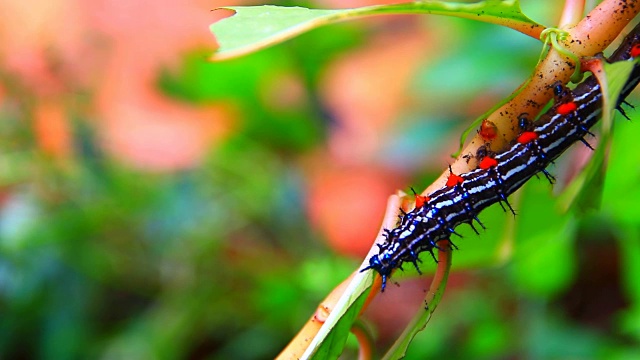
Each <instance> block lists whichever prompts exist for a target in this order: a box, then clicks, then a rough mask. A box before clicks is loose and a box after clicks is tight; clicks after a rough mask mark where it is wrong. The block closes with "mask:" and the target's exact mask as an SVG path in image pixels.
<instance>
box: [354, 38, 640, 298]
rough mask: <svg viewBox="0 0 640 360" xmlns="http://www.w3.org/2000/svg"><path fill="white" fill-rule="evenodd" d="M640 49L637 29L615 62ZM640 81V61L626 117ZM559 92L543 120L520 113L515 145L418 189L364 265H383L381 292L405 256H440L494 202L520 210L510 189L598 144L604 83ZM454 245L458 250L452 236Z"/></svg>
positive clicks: (591, 80) (630, 83)
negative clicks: (593, 138) (422, 191)
mask: <svg viewBox="0 0 640 360" xmlns="http://www.w3.org/2000/svg"><path fill="white" fill-rule="evenodd" d="M636 29H637V28H636ZM634 31H635V30H634ZM638 56H640V35H639V34H637V33H635V32H632V33H631V34H630V35H628V36H627V38H626V39H625V41H624V42H623V45H621V46H620V47H619V48H618V50H616V52H614V54H612V56H611V57H610V58H609V61H623V60H628V59H633V58H635V57H638ZM638 82H640V66H638V65H636V66H635V67H634V70H633V72H632V74H631V76H630V77H629V80H627V82H626V84H625V86H624V87H623V90H622V93H621V94H620V97H619V99H620V100H619V101H618V106H617V108H618V110H620V112H621V113H622V114H623V115H624V116H625V117H626V114H625V113H624V111H623V110H622V108H621V107H620V104H621V103H623V102H625V101H624V99H625V98H626V96H627V95H628V94H629V93H630V92H631V91H632V90H633V89H634V88H635V87H636V85H637V84H638ZM554 95H555V103H554V105H553V106H552V107H551V108H550V109H549V110H548V111H547V112H546V113H545V114H543V115H542V116H540V118H539V120H538V121H536V122H530V121H529V120H528V119H527V117H526V114H522V115H521V117H520V118H519V119H518V120H519V126H520V128H521V132H520V134H519V135H518V137H517V138H516V140H515V141H513V142H512V144H511V145H510V147H509V148H508V149H506V150H505V151H502V152H500V153H497V154H495V153H492V152H491V151H488V150H487V149H486V147H481V148H479V149H478V153H477V154H476V156H475V157H476V158H477V160H478V166H477V168H476V169H475V170H472V171H470V172H467V173H463V174H454V173H453V171H451V168H449V169H450V174H449V177H448V179H447V182H446V185H445V186H444V187H442V188H441V189H439V190H436V191H435V192H433V193H431V194H429V195H428V196H421V195H417V194H416V204H415V208H414V209H413V210H411V211H410V212H404V211H403V210H402V209H401V215H400V218H399V222H398V225H397V226H396V227H395V228H393V229H385V230H384V236H385V241H384V243H382V244H376V245H377V246H378V248H379V252H378V254H376V255H372V256H371V257H370V258H369V264H368V266H366V267H364V268H363V269H361V270H360V271H361V272H363V271H367V270H370V269H372V270H374V271H376V272H377V273H378V274H379V275H380V276H381V277H382V286H381V291H384V289H385V286H386V283H387V280H388V278H390V276H391V273H392V271H393V270H395V269H396V268H399V269H402V265H403V264H404V263H407V262H409V263H412V264H413V266H414V267H415V268H416V270H417V271H418V273H420V274H421V271H420V268H419V267H418V261H420V259H419V257H418V256H419V254H420V253H422V252H425V251H426V252H429V253H430V254H431V257H432V258H433V259H434V260H435V261H436V262H437V260H436V257H435V255H434V253H433V251H434V249H439V250H444V249H442V248H441V247H440V246H439V245H438V243H439V242H440V241H443V240H450V237H451V235H452V234H453V235H458V234H457V233H456V231H455V228H456V227H457V226H458V225H461V224H468V225H470V226H471V228H472V229H473V230H474V231H475V232H476V233H478V230H477V229H476V228H475V226H474V221H475V223H477V224H478V225H480V227H482V228H483V229H484V228H485V227H484V225H483V224H482V222H481V221H480V219H479V218H478V215H479V213H480V212H481V211H482V210H483V209H485V208H487V207H488V206H490V205H493V204H495V203H499V204H500V205H501V206H502V208H503V210H505V211H506V209H509V210H510V212H511V213H512V214H513V215H515V214H516V212H515V210H514V209H513V207H512V206H511V204H510V203H509V201H508V196H509V195H510V194H512V193H514V192H515V191H516V190H518V189H519V188H520V187H521V186H522V185H523V184H524V183H525V182H526V181H527V180H529V179H530V178H531V177H532V176H534V175H536V174H538V173H539V172H542V173H543V174H544V175H545V176H546V177H547V179H548V180H549V181H550V182H551V183H553V181H554V180H555V179H554V178H553V176H551V174H549V173H548V172H547V171H546V167H547V166H548V165H549V164H550V163H551V162H553V160H555V159H556V158H558V157H559V156H560V155H561V154H562V153H563V152H564V151H565V150H567V149H568V148H569V147H570V146H571V145H572V144H574V143H575V142H577V141H581V142H583V143H584V144H585V145H586V146H588V147H589V148H591V149H593V148H592V147H591V145H590V144H589V143H588V142H587V141H586V140H585V139H584V137H585V136H586V135H593V134H592V133H591V132H590V131H589V129H590V128H591V127H592V126H593V125H594V124H596V123H597V122H598V120H599V118H600V114H601V111H602V90H601V86H600V85H599V84H598V81H597V79H596V78H595V76H593V75H592V76H590V77H588V78H587V79H586V80H584V81H583V82H582V83H580V84H579V85H577V86H576V88H575V89H574V90H569V89H568V88H566V87H565V86H563V85H561V84H556V85H555V86H554ZM484 130H485V129H482V130H481V131H484ZM449 244H450V245H449V246H450V247H452V248H456V249H457V247H456V246H455V245H454V244H453V243H452V242H450V241H449Z"/></svg>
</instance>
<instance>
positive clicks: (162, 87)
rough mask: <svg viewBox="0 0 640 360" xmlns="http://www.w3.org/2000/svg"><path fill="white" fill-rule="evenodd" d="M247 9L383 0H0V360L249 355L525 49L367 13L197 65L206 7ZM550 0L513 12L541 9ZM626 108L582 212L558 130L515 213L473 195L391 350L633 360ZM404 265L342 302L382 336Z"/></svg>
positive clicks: (638, 171)
mask: <svg viewBox="0 0 640 360" xmlns="http://www.w3.org/2000/svg"><path fill="white" fill-rule="evenodd" d="M396 2H399V1H396ZM265 3H269V4H278V5H304V6H311V7H321V8H333V7H355V6H364V5H371V4H382V3H390V1H388V2H385V1H382V0H377V1H373V0H371V1H365V0H361V1H356V0H349V1H337V0H336V1H333V0H331V1H330V0H324V1H320V0H319V1H271V2H258V1H231V0H229V1H216V0H208V1H203V0H190V1H178V0H156V1H148V0H137V1H126V0H96V1H80V0H53V1H51V0H49V1H44V0H31V1H28V2H18V1H6V0H2V1H0V9H1V13H2V14H4V17H3V21H2V24H0V39H2V41H0V49H1V50H0V358H2V359H85V358H104V359H165V358H166V359H267V358H273V357H274V356H275V355H277V354H278V352H279V351H280V350H281V349H282V348H283V347H284V346H285V345H286V344H287V343H288V341H289V340H290V339H291V338H292V337H293V336H294V334H295V333H296V332H297V330H298V329H299V327H300V326H302V324H303V323H304V322H305V321H306V320H307V319H308V317H309V316H311V314H312V313H313V312H314V311H315V308H316V306H317V305H318V303H319V302H320V301H321V300H322V299H323V298H324V297H325V296H326V294H328V293H329V291H331V289H333V287H335V286H336V285H337V284H339V283H340V282H341V281H342V280H343V279H344V278H346V277H347V276H348V275H349V274H350V273H352V272H353V271H355V270H356V269H357V268H358V267H359V264H360V263H361V262H362V260H363V258H364V255H365V254H366V253H367V251H368V249H369V248H370V246H371V244H372V243H373V241H374V237H375V234H376V233H377V231H378V228H379V226H380V223H381V220H382V217H383V213H384V209H385V205H386V201H387V198H388V196H389V195H391V194H393V193H395V192H396V191H397V190H398V189H402V190H405V191H409V187H410V186H413V187H414V188H415V189H417V190H418V189H423V188H424V187H426V186H427V185H428V184H429V183H430V182H431V181H432V180H433V179H435V177H437V176H438V175H439V174H440V173H441V172H442V171H443V170H444V169H446V166H447V164H448V163H449V162H451V161H452V160H451V158H450V156H449V154H451V153H452V152H454V151H455V150H457V144H458V138H459V135H460V134H461V132H462V131H463V130H464V129H465V128H466V127H467V126H468V124H469V123H470V122H471V120H472V119H474V118H475V117H477V116H478V115H480V114H482V113H483V112H485V111H486V110H487V109H488V108H490V107H491V106H493V105H494V104H496V103H497V102H498V101H500V100H501V99H502V98H504V97H506V96H507V95H508V94H510V93H511V91H513V90H514V89H515V88H516V87H517V86H518V85H519V84H520V83H521V82H522V81H524V80H525V79H526V78H527V76H528V75H529V74H530V72H531V70H532V69H533V66H534V65H535V63H536V61H537V58H538V55H539V51H540V44H539V43H538V42H537V41H535V40H533V39H530V38H527V37H526V36H524V35H521V34H518V33H515V32H513V31H510V30H508V29H501V28H499V27H497V26H491V25H485V24H478V23H472V22H469V21H463V20H456V19H448V18H441V17H424V16H420V17H416V16H389V17H379V18H369V19H364V20H359V21H354V22H347V23H343V24H338V25H333V26H328V27H324V28H321V29H318V30H315V31H312V32H310V33H307V34H304V35H303V36H301V37H299V38H296V39H293V40H291V41H289V42H287V43H285V44H282V45H279V46H277V47H273V48H269V49H266V50H264V51H261V52H259V53H256V54H252V55H250V56H246V57H243V58H240V59H237V60H231V61H227V62H221V63H210V62H207V61H206V58H207V57H208V56H210V54H211V53H212V52H213V51H214V49H215V47H216V43H215V39H214V37H213V36H212V35H211V33H209V30H208V26H209V25H210V24H211V23H212V22H214V21H216V20H218V19H219V18H220V17H221V16H222V15H221V14H220V13H219V12H212V11H211V10H212V9H214V8H216V7H218V6H223V5H257V4H265ZM560 3H561V2H556V1H551V0H548V1H523V4H522V6H523V9H524V11H525V13H526V14H527V15H528V16H530V17H531V18H533V19H534V20H536V21H538V22H541V23H543V24H546V25H552V24H554V23H555V22H556V21H557V19H558V16H559V12H560V10H561V9H560V6H561V4H560ZM630 101H631V102H632V103H636V104H638V103H639V102H638V101H635V102H634V101H633V100H630ZM629 114H630V115H631V116H632V119H633V120H632V121H630V122H628V121H623V120H618V121H617V124H616V126H617V128H616V132H615V138H614V141H613V145H612V146H611V148H610V151H609V153H610V156H611V158H610V162H609V169H608V171H607V174H606V182H605V183H604V186H603V189H604V190H603V191H602V192H599V191H597V189H596V190H594V191H593V200H595V202H600V203H601V210H599V211H589V212H587V213H586V214H581V215H580V216H577V215H576V214H574V213H569V214H565V213H564V212H563V211H561V210H560V209H559V206H558V202H557V201H556V200H555V197H554V196H556V195H558V194H559V193H561V191H562V189H563V188H564V186H565V185H566V183H567V180H568V179H570V178H571V177H572V176H574V175H575V173H576V171H577V170H578V169H580V167H581V166H582V165H583V164H584V163H585V162H586V160H587V159H588V156H589V154H590V153H589V152H588V151H585V149H584V146H582V147H580V145H578V146H577V147H576V148H575V149H573V150H571V151H570V152H569V153H568V154H567V155H566V156H564V157H563V159H562V160H561V161H559V162H558V163H557V164H556V165H555V167H553V168H552V169H551V172H552V173H554V174H555V175H556V176H557V177H558V178H559V181H558V184H557V185H556V186H555V187H553V188H552V187H551V186H549V184H548V183H547V182H546V180H544V179H541V180H535V179H534V180H532V181H531V184H528V185H527V186H526V187H525V188H524V189H523V190H522V191H521V192H520V193H519V194H518V195H516V196H514V198H513V200H512V203H513V204H514V206H515V207H516V208H517V209H518V213H519V216H518V217H517V218H516V219H515V220H514V219H513V218H512V217H511V216H510V215H509V214H504V213H503V212H502V210H500V208H499V207H496V208H491V209H489V210H487V211H486V212H485V213H483V214H482V216H481V218H482V220H483V222H484V223H485V225H487V228H488V230H487V231H486V232H484V233H483V234H481V236H476V235H474V234H472V232H471V231H468V229H465V230H464V231H463V232H464V233H463V235H465V237H464V238H463V239H459V240H457V241H455V240H454V241H455V243H456V244H457V245H458V246H459V247H460V250H459V251H456V252H455V253H454V260H453V261H454V271H453V274H452V276H451V280H450V284H449V286H448V288H447V291H446V294H445V297H444V299H443V301H442V303H441V304H440V307H439V308H438V310H437V311H436V313H435V316H434V318H433V320H432V322H431V323H430V324H429V326H428V327H427V329H426V330H425V331H424V332H423V333H421V334H420V336H418V338H417V339H416V341H415V342H414V343H413V344H412V346H411V348H410V352H409V354H408V358H409V359H422V358H425V357H433V358H443V357H446V358H460V359H467V358H505V359H506V358H510V359H512V358H530V359H539V358H545V359H568V358H575V359H586V358H608V359H611V358H636V357H640V348H639V347H638V342H639V340H640V307H639V305H640V286H639V284H640V281H638V280H637V279H639V278H640V226H639V223H640V216H639V214H638V213H639V212H640V209H639V207H638V205H637V204H638V203H640V187H639V186H638V184H640V168H639V167H638V166H637V164H638V160H639V159H638V158H639V157H640V155H639V154H638V152H637V151H635V149H636V146H637V145H636V143H637V138H638V136H640V125H639V123H640V121H638V118H639V116H638V112H637V111H633V110H630V111H629ZM590 142H591V143H592V144H593V145H596V144H597V139H591V140H590ZM428 258H429V256H428V254H427V255H426V257H425V263H424V265H423V267H422V268H423V270H424V271H425V272H426V273H430V272H433V270H434V268H435V266H434V265H432V264H431V262H430V260H429V259H428ZM404 278H405V279H403V276H400V275H398V276H394V280H395V281H399V282H400V280H402V281H401V282H402V284H401V286H395V285H394V284H393V283H392V284H390V285H389V286H388V290H387V291H386V292H385V293H384V294H382V295H381V296H378V297H377V299H376V300H375V302H374V304H373V305H372V306H371V308H370V309H369V311H368V312H367V314H365V321H366V323H367V324H368V326H370V327H371V329H372V332H373V333H374V334H375V335H376V337H377V339H378V344H379V346H380V350H381V351H382V350H383V349H385V348H386V347H387V346H389V344H390V343H391V342H393V340H394V339H395V337H396V336H397V335H398V334H399V333H400V332H401V331H402V329H403V326H404V324H406V322H407V321H408V319H409V318H410V317H411V316H412V314H414V313H415V312H416V311H422V310H421V309H422V306H423V305H422V304H421V299H422V297H423V296H424V292H425V291H426V289H427V288H428V285H429V279H428V276H423V277H417V276H416V274H415V273H411V272H410V271H408V272H407V273H406V274H405V276H404ZM355 354H356V345H355V342H352V341H350V342H349V343H348V348H347V350H346V351H345V355H344V357H345V358H353V357H354V356H355Z"/></svg>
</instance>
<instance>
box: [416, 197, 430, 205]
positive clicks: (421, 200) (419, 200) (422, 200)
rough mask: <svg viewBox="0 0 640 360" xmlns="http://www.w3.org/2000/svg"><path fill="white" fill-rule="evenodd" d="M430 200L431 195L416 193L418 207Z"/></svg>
mask: <svg viewBox="0 0 640 360" xmlns="http://www.w3.org/2000/svg"><path fill="white" fill-rule="evenodd" d="M428 201H429V197H428V196H424V195H416V207H417V208H419V207H423V206H424V204H426V203H427V202H428Z"/></svg>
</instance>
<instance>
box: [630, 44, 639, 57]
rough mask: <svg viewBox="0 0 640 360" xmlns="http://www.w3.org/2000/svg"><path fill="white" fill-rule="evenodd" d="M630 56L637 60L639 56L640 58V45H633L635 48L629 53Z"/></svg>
mask: <svg viewBox="0 0 640 360" xmlns="http://www.w3.org/2000/svg"><path fill="white" fill-rule="evenodd" d="M629 55H631V57H632V58H637V57H638V56H640V44H635V45H633V47H632V48H631V50H630V51H629Z"/></svg>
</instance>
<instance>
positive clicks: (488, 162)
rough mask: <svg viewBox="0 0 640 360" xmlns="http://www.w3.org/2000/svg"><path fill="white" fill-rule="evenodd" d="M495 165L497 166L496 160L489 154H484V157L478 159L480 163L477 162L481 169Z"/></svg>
mask: <svg viewBox="0 0 640 360" xmlns="http://www.w3.org/2000/svg"><path fill="white" fill-rule="evenodd" d="M496 166H498V161H497V160H496V159H494V158H492V157H489V156H485V157H484V158H482V160H481V161H480V164H478V167H479V168H480V169H483V170H487V169H489V168H492V167H496Z"/></svg>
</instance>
